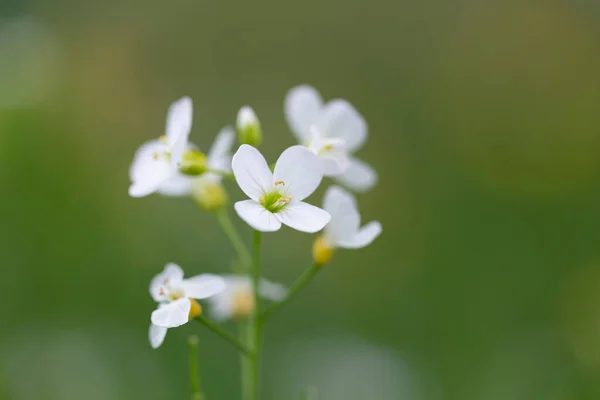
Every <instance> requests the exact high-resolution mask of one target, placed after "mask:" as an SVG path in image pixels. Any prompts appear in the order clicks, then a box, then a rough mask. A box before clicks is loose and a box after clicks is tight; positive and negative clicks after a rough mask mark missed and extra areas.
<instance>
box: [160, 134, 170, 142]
mask: <svg viewBox="0 0 600 400" xmlns="http://www.w3.org/2000/svg"><path fill="white" fill-rule="evenodd" d="M159 139H160V141H161V142H163V143H164V144H167V143H168V141H167V137H166V136H165V135H163V136H161V137H160V138H159Z"/></svg>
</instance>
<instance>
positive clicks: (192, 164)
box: [179, 150, 207, 176]
mask: <svg viewBox="0 0 600 400" xmlns="http://www.w3.org/2000/svg"><path fill="white" fill-rule="evenodd" d="M206 168H207V166H206V156H205V155H204V154H203V153H201V152H199V151H198V150H186V151H185V153H183V158H182V159H181V164H179V172H181V173H182V174H185V175H192V176H198V175H202V174H203V173H205V172H206Z"/></svg>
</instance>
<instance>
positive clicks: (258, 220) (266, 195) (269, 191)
mask: <svg viewBox="0 0 600 400" xmlns="http://www.w3.org/2000/svg"><path fill="white" fill-rule="evenodd" d="M232 168H233V173H234V175H235V179H236V181H237V183H238V185H239V186H240V188H241V189H242V191H243V192H244V193H245V194H246V195H247V196H248V197H250V199H251V200H243V201H238V202H237V203H235V210H236V211H237V213H238V215H239V216H240V218H242V219H243V220H244V221H246V223H247V224H248V225H250V226H251V227H252V228H254V229H256V230H258V231H263V232H272V231H276V230H278V229H279V228H281V224H282V223H283V224H285V225H287V226H289V227H291V228H293V229H296V230H299V231H302V232H311V233H312V232H317V231H320V230H321V229H323V227H324V226H325V225H326V224H327V223H328V222H329V220H330V219H331V216H330V215H329V213H327V212H326V211H324V210H322V209H320V208H318V207H315V206H312V205H310V204H308V203H305V202H303V201H302V200H304V199H305V198H307V197H308V196H310V195H311V194H312V193H313V192H314V191H315V190H316V189H317V187H318V186H319V184H320V183H321V179H322V178H323V173H322V169H321V163H320V162H319V161H318V159H317V157H316V156H315V155H314V154H313V153H311V152H310V151H309V150H307V149H306V147H303V146H292V147H290V148H288V149H286V150H285V151H284V152H283V153H282V154H281V156H279V159H278V160H277V163H276V164H275V169H274V171H273V172H271V170H270V169H269V166H268V165H267V162H266V161H265V158H264V157H263V156H262V154H261V153H260V152H259V151H258V150H256V149H255V148H254V147H252V146H249V145H245V144H244V145H242V146H241V147H240V148H239V150H238V151H237V153H235V155H234V156H233V162H232Z"/></svg>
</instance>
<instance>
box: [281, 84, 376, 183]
mask: <svg viewBox="0 0 600 400" xmlns="http://www.w3.org/2000/svg"><path fill="white" fill-rule="evenodd" d="M285 115H286V118H287V121H288V124H289V126H290V129H291V130H292V132H293V133H294V134H295V135H296V138H297V139H298V142H299V143H300V144H303V145H306V146H307V147H308V148H309V149H310V150H311V151H312V152H313V153H314V154H317V155H318V156H319V157H320V158H321V160H322V162H323V168H324V171H323V172H324V175H325V176H330V177H334V178H335V179H336V180H337V181H339V182H340V183H342V184H343V185H346V186H348V187H350V188H351V189H353V190H356V191H366V190H369V189H371V188H372V187H373V186H374V185H375V183H376V182H377V174H376V173H375V170H373V168H372V167H371V166H369V165H368V164H366V163H364V162H363V161H360V160H358V159H356V158H354V157H353V156H352V153H354V152H355V151H357V150H359V149H360V148H361V147H362V146H363V144H364V143H365V141H366V139H367V123H366V122H365V120H364V118H363V117H362V116H361V115H360V114H359V113H358V111H356V109H355V108H354V107H353V106H352V105H351V104H350V103H348V102H347V101H346V100H341V99H335V100H331V101H329V102H327V103H323V99H322V98H321V96H320V95H319V92H317V90H316V89H315V88H313V87H311V86H308V85H301V86H297V87H295V88H293V89H292V90H290V91H289V92H288V94H287V96H286V99H285Z"/></svg>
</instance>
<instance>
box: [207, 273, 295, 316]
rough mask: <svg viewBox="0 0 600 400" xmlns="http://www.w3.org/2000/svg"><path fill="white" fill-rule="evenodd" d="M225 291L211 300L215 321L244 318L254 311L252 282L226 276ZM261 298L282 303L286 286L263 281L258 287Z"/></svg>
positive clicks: (243, 278)
mask: <svg viewBox="0 0 600 400" xmlns="http://www.w3.org/2000/svg"><path fill="white" fill-rule="evenodd" d="M223 278H224V279H225V285H226V287H225V290H223V291H222V292H220V293H219V294H217V295H216V296H213V297H211V298H210V299H209V302H210V303H211V305H212V307H211V311H212V314H213V316H214V317H215V319H218V320H226V319H230V318H236V319H237V318H244V317H247V316H249V315H251V314H252V312H253V311H254V307H255V304H254V291H253V289H252V280H251V279H250V278H249V277H247V276H242V275H224V276H223ZM258 292H259V293H258V294H259V296H260V297H262V298H263V299H266V300H271V301H281V300H283V299H284V298H285V296H286V295H287V289H286V288H285V286H283V285H280V284H278V283H273V282H270V281H268V280H266V279H261V280H260V284H259V287H258Z"/></svg>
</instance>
